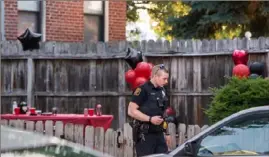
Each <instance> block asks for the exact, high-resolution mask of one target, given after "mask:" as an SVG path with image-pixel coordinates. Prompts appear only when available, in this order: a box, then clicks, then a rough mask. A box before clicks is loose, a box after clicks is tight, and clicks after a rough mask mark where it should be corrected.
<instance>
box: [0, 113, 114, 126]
mask: <svg viewBox="0 0 269 157" xmlns="http://www.w3.org/2000/svg"><path fill="white" fill-rule="evenodd" d="M1 119H7V120H11V119H20V120H31V121H46V120H52V121H54V122H55V121H62V122H63V123H64V124H66V123H73V124H84V125H91V126H94V127H103V128H104V129H105V130H107V129H108V128H109V127H110V125H111V122H112V120H113V116H112V115H102V116H96V115H94V116H84V115H83V114H57V115H35V116H30V115H24V114H20V115H14V114H2V115H1Z"/></svg>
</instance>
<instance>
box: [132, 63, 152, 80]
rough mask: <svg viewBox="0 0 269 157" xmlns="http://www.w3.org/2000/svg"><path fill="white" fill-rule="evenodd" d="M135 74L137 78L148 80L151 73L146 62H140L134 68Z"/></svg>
mask: <svg viewBox="0 0 269 157" xmlns="http://www.w3.org/2000/svg"><path fill="white" fill-rule="evenodd" d="M135 73H136V76H137V77H145V78H149V77H150V73H151V68H150V65H149V64H148V63H147V62H140V63H138V64H137V66H136V68H135Z"/></svg>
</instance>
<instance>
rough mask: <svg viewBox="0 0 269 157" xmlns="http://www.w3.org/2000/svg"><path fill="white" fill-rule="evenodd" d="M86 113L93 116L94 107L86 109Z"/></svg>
mask: <svg viewBox="0 0 269 157" xmlns="http://www.w3.org/2000/svg"><path fill="white" fill-rule="evenodd" d="M88 114H89V115H90V116H93V115H94V109H93V108H90V109H88Z"/></svg>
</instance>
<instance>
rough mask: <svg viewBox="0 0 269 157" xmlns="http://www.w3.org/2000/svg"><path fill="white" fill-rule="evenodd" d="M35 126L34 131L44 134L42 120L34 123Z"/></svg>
mask: <svg viewBox="0 0 269 157" xmlns="http://www.w3.org/2000/svg"><path fill="white" fill-rule="evenodd" d="M35 126H36V128H35V130H36V132H39V133H41V134H44V124H43V121H37V122H36V124H35Z"/></svg>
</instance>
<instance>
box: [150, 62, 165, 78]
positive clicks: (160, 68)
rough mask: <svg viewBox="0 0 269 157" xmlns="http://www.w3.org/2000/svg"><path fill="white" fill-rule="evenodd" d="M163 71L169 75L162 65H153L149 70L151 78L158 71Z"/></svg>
mask: <svg viewBox="0 0 269 157" xmlns="http://www.w3.org/2000/svg"><path fill="white" fill-rule="evenodd" d="M160 70H161V71H163V72H165V73H169V72H168V70H167V69H166V68H165V66H164V64H159V65H155V66H154V67H153V68H152V70H151V77H153V76H154V75H156V74H157V73H158V71H160Z"/></svg>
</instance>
